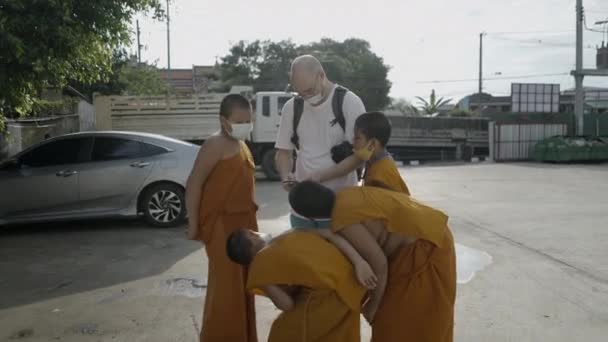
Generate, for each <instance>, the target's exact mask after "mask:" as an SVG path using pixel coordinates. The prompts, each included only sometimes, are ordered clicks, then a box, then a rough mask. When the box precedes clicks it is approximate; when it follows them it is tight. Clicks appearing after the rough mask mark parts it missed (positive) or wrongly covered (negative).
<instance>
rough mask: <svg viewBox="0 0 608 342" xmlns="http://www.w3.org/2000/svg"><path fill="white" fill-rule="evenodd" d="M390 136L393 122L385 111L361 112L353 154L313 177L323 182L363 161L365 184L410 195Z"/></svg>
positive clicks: (357, 123) (356, 122)
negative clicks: (390, 148) (388, 146)
mask: <svg viewBox="0 0 608 342" xmlns="http://www.w3.org/2000/svg"><path fill="white" fill-rule="evenodd" d="M390 137H391V124H390V122H389V121H388V119H387V118H386V116H385V115H384V114H383V113H381V112H369V113H365V114H362V115H360V116H359V117H358V118H357V120H356V121H355V139H354V144H353V152H354V155H353V157H350V158H347V159H345V160H344V161H343V162H341V163H340V164H337V165H335V166H333V167H332V168H329V169H327V170H324V171H321V172H319V173H318V174H316V175H314V176H313V179H312V180H314V181H318V182H322V181H327V180H330V179H333V178H336V177H341V176H342V175H343V174H346V173H348V172H351V170H352V169H353V168H356V167H357V166H358V165H360V164H361V162H363V161H364V162H365V171H364V173H363V185H366V186H378V187H382V188H385V189H389V190H393V191H399V192H403V193H405V194H408V195H409V194H410V191H409V189H408V187H407V185H406V184H405V181H404V180H403V178H402V177H401V174H399V170H398V169H397V165H396V164H395V161H394V160H393V158H392V157H391V155H390V154H389V153H388V151H387V150H386V144H388V141H389V139H390Z"/></svg>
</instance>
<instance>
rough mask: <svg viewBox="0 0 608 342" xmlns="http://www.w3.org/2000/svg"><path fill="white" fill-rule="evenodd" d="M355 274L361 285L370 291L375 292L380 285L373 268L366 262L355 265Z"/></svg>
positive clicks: (362, 261)
mask: <svg viewBox="0 0 608 342" xmlns="http://www.w3.org/2000/svg"><path fill="white" fill-rule="evenodd" d="M355 274H356V276H357V280H358V281H359V283H360V284H361V285H363V286H364V287H365V288H367V289H368V290H373V289H375V288H376V285H378V277H376V275H375V274H374V271H372V268H371V266H370V265H369V264H368V263H367V262H366V261H365V260H361V261H360V262H357V263H356V264H355Z"/></svg>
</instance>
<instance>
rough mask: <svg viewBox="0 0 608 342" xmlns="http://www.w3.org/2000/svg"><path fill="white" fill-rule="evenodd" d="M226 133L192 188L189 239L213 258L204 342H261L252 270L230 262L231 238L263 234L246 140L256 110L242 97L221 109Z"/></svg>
mask: <svg viewBox="0 0 608 342" xmlns="http://www.w3.org/2000/svg"><path fill="white" fill-rule="evenodd" d="M220 122H221V127H222V129H221V131H220V132H219V133H218V134H217V135H214V136H212V137H210V138H209V139H207V140H206V141H205V143H204V144H203V146H202V147H201V150H200V152H199V155H198V157H197V159H196V161H195V164H194V168H193V170H192V173H191V174H190V177H189V178H188V184H187V187H186V204H187V206H188V213H189V214H190V215H189V217H188V221H189V222H188V237H189V238H190V239H193V240H199V241H202V242H203V243H204V244H205V251H206V252H207V257H208V258H209V271H208V280H207V295H206V296H205V309H204V312H203V324H202V325H203V327H202V331H201V334H200V340H201V341H203V342H213V341H218V342H220V341H221V342H223V341H231V342H232V341H234V342H256V341H257V332H256V325H255V324H256V322H255V303H254V298H253V296H252V295H248V294H247V293H246V291H245V281H246V278H247V270H246V269H245V268H244V267H242V266H241V265H237V264H235V263H233V262H232V261H230V260H229V259H228V257H227V256H226V249H225V248H226V247H225V246H226V239H227V237H228V235H229V234H230V233H232V232H234V231H236V230H238V229H241V228H242V227H249V228H251V229H253V230H257V221H256V212H257V208H258V207H257V205H256V203H255V164H254V162H253V157H252V156H251V152H250V151H249V149H248V148H247V145H246V144H245V142H244V141H243V140H245V139H247V138H248V137H249V135H250V132H251V127H252V126H251V106H250V104H249V101H247V99H246V98H244V97H243V96H241V95H236V94H232V95H228V96H226V97H225V98H224V100H223V101H222V103H221V105H220Z"/></svg>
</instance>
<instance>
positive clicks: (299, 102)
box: [291, 86, 348, 166]
mask: <svg viewBox="0 0 608 342" xmlns="http://www.w3.org/2000/svg"><path fill="white" fill-rule="evenodd" d="M347 92H348V89H346V88H344V87H342V86H337V87H336V90H335V91H334V95H333V97H332V99H331V108H332V111H333V112H334V117H335V119H334V120H332V122H331V125H332V126H334V125H335V124H339V125H340V127H342V130H343V131H344V132H345V133H346V119H345V118H344V109H343V108H342V107H343V105H344V97H345V96H346V93H347ZM303 112H304V99H302V98H301V97H300V96H297V97H296V98H294V100H293V135H292V136H291V142H292V143H293V145H294V146H295V147H296V149H297V150H299V149H300V137H299V136H298V125H299V124H300V119H301V118H302V113H303ZM294 166H295V164H294Z"/></svg>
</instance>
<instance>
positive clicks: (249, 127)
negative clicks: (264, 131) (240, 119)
mask: <svg viewBox="0 0 608 342" xmlns="http://www.w3.org/2000/svg"><path fill="white" fill-rule="evenodd" d="M230 127H232V132H230V133H228V134H230V136H231V137H233V138H234V139H236V140H247V139H249V138H250V137H251V131H253V124H252V123H250V122H248V123H240V124H235V123H231V124H230Z"/></svg>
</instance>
